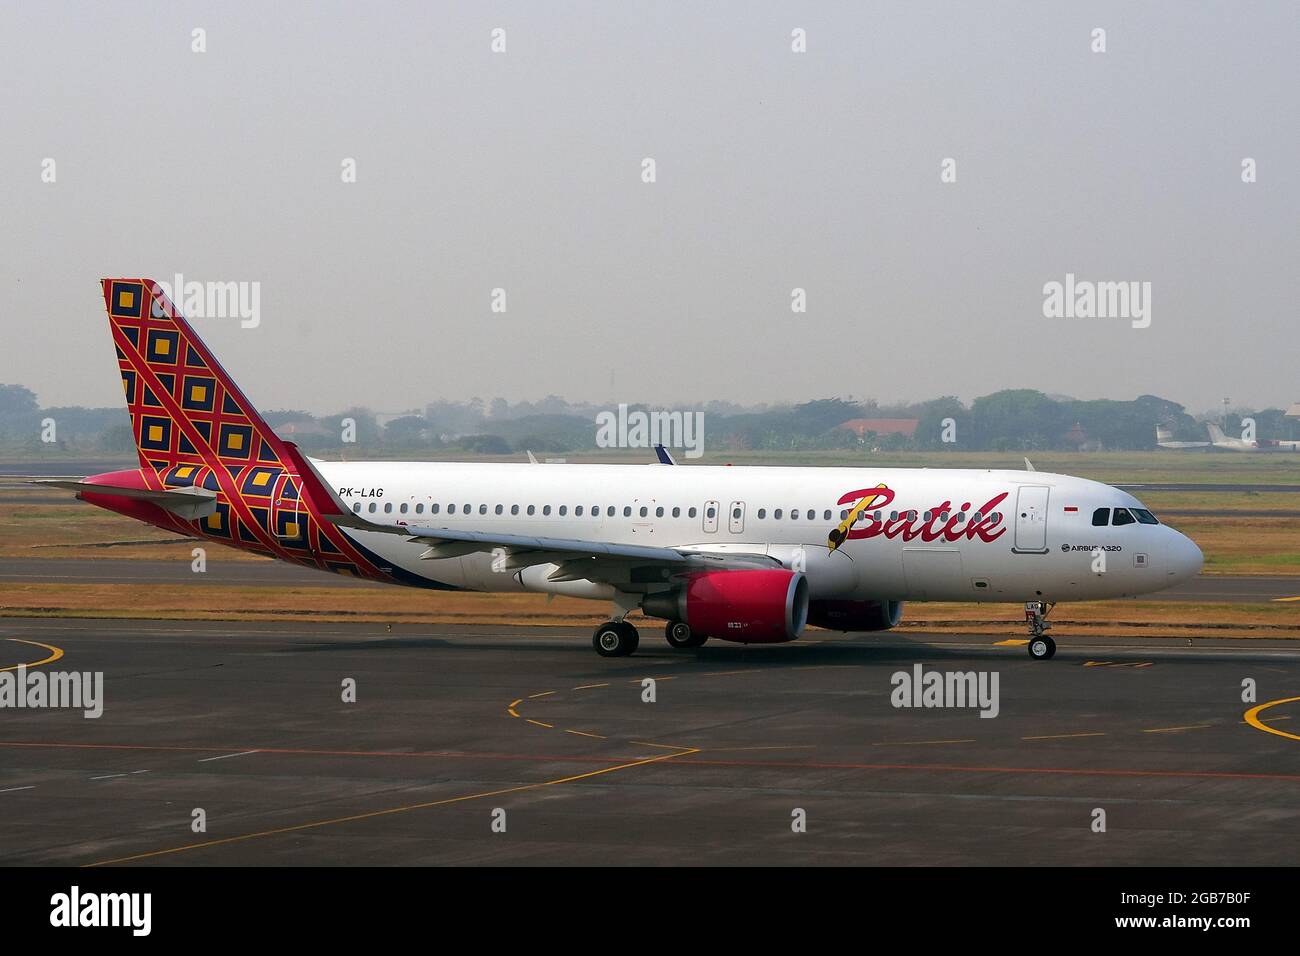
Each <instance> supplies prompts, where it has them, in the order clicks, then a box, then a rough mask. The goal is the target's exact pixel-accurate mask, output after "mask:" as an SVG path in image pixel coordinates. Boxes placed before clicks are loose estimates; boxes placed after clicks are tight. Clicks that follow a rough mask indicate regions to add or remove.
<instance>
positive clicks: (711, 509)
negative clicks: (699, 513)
mask: <svg viewBox="0 0 1300 956" xmlns="http://www.w3.org/2000/svg"><path fill="white" fill-rule="evenodd" d="M717 513H718V509H717V508H715V507H713V505H709V510H708V512H707V513H706V514H707V517H710V518H713V517H715V516H716V515H717Z"/></svg>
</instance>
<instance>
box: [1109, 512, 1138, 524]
mask: <svg viewBox="0 0 1300 956" xmlns="http://www.w3.org/2000/svg"><path fill="white" fill-rule="evenodd" d="M1134 521H1136V519H1135V518H1134V517H1133V516H1132V515H1131V514H1129V513H1128V509H1127V508H1116V509H1115V515H1114V517H1112V518H1111V523H1112V524H1114V525H1116V526H1118V525H1122V524H1133V523H1134Z"/></svg>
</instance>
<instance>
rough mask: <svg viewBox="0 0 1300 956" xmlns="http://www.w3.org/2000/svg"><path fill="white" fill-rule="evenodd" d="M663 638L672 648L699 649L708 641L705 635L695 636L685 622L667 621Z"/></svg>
mask: <svg viewBox="0 0 1300 956" xmlns="http://www.w3.org/2000/svg"><path fill="white" fill-rule="evenodd" d="M664 637H666V638H667V639H668V643H669V644H671V645H672V646H673V647H699V646H700V645H701V644H703V643H704V642H705V641H707V640H708V639H709V635H707V634H696V633H695V632H694V631H692V630H691V626H690V625H689V624H687V623H686V622H685V621H669V622H668V624H667V626H666V627H665V628H664Z"/></svg>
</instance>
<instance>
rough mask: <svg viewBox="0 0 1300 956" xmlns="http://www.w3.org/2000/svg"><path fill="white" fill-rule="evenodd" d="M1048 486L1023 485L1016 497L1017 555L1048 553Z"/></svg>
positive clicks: (1014, 549)
mask: <svg viewBox="0 0 1300 956" xmlns="http://www.w3.org/2000/svg"><path fill="white" fill-rule="evenodd" d="M1049 492H1050V489H1049V488H1048V487H1047V486H1046V485H1021V486H1020V491H1019V493H1017V495H1016V544H1015V547H1014V548H1012V550H1013V551H1015V552H1016V553H1017V554H1045V553H1047V498H1048V494H1049Z"/></svg>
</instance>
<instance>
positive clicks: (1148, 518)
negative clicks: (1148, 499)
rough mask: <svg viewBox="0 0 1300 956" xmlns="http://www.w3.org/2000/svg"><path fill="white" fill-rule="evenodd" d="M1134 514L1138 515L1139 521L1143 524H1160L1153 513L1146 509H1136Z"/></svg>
mask: <svg viewBox="0 0 1300 956" xmlns="http://www.w3.org/2000/svg"><path fill="white" fill-rule="evenodd" d="M1133 513H1134V514H1135V515H1137V519H1138V521H1140V522H1142V523H1143V524H1159V523H1160V522H1159V521H1157V520H1156V516H1155V515H1153V514H1152V513H1151V512H1149V511H1147V510H1146V509H1145V508H1134V509H1133Z"/></svg>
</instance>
